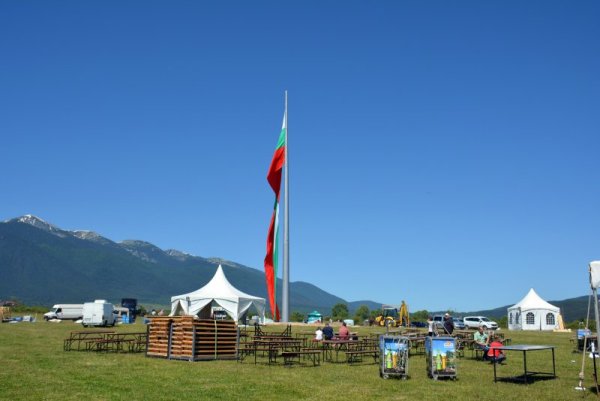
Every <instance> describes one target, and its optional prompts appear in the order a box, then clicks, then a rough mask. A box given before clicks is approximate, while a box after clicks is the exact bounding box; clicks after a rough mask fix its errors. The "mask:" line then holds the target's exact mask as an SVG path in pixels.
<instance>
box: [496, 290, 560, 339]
mask: <svg viewBox="0 0 600 401" xmlns="http://www.w3.org/2000/svg"><path fill="white" fill-rule="evenodd" d="M559 313H560V309H559V308H557V307H556V306H554V305H551V304H549V303H548V302H546V301H544V300H543V299H542V298H541V297H540V296H539V295H538V294H537V293H536V292H535V291H534V290H533V288H532V289H530V290H529V292H528V293H527V295H525V298H523V299H522V300H520V301H519V302H518V303H517V304H515V305H513V306H511V307H510V308H508V329H509V330H554V329H556V328H558V327H559Z"/></svg>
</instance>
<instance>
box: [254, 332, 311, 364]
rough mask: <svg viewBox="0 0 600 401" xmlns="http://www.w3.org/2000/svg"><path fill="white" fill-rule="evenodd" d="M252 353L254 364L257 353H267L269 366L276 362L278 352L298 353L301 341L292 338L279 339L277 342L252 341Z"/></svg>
mask: <svg viewBox="0 0 600 401" xmlns="http://www.w3.org/2000/svg"><path fill="white" fill-rule="evenodd" d="M252 344H253V350H252V351H253V352H254V364H256V363H257V362H258V353H259V352H263V353H264V352H267V356H268V358H269V364H271V363H276V362H277V355H278V354H279V351H280V350H281V351H282V352H285V351H299V350H300V348H301V347H302V340H296V339H292V338H288V339H279V340H264V339H256V338H255V339H253V340H252Z"/></svg>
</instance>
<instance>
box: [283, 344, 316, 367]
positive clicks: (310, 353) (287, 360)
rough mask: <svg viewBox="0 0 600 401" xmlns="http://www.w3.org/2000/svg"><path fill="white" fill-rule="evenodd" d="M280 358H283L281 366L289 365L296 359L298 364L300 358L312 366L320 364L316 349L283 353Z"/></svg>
mask: <svg viewBox="0 0 600 401" xmlns="http://www.w3.org/2000/svg"><path fill="white" fill-rule="evenodd" d="M281 356H282V357H283V364H284V365H287V366H289V365H291V364H292V363H293V362H294V359H296V358H298V363H300V357H303V358H308V359H310V360H311V361H312V362H313V366H317V365H320V364H321V351H320V350H317V349H310V348H309V349H303V350H301V351H283V352H282V353H281Z"/></svg>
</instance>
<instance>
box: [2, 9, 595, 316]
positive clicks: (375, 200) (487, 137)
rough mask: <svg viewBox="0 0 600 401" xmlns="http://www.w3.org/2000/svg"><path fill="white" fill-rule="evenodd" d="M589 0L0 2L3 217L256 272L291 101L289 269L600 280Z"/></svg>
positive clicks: (441, 278) (420, 290)
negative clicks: (593, 270)
mask: <svg viewBox="0 0 600 401" xmlns="http://www.w3.org/2000/svg"><path fill="white" fill-rule="evenodd" d="M599 17H600V5H599V4H598V3H597V2H594V1H578V2H565V1H563V2H559V1H528V2H520V1H503V2H491V1H490V2H480V1H473V2H467V1H458V2H446V1H430V2H406V1H378V2H367V1H347V2H332V1H319V2H275V1H273V2H266V1H258V2H245V1H225V2H197V1H174V2H162V1H139V2H135V1H131V2H68V1H65V2H46V1H22V2H7V1H5V2H2V3H0V54H2V57H1V60H2V61H1V62H0V110H1V112H0V113H1V116H0V138H1V149H2V157H1V158H0V169H1V171H2V174H0V187H1V188H2V196H1V197H0V219H9V218H12V217H16V216H19V215H22V214H27V213H31V214H35V215H37V216H39V217H41V218H43V219H45V220H47V221H49V222H51V223H53V224H55V225H57V226H59V227H62V228H65V229H89V230H94V231H97V232H98V233H100V234H102V235H104V236H106V237H109V238H111V239H113V240H117V241H120V240H124V239H142V240H146V241H149V242H151V243H154V244H155V245H157V246H159V247H161V248H163V249H168V248H175V249H179V250H181V251H185V252H188V253H191V254H194V255H199V256H204V257H210V256H218V257H222V258H225V259H230V260H233V261H236V262H239V263H242V264H245V265H247V266H251V267H255V268H257V269H261V270H262V261H263V258H264V253H265V240H266V234H267V229H268V224H269V219H270V213H271V211H272V202H273V195H272V193H271V191H270V188H269V186H268V184H267V182H266V173H267V168H268V166H269V163H270V160H271V156H272V153H273V150H274V148H275V145H276V141H277V137H278V134H279V130H280V128H281V120H282V116H283V93H284V90H288V91H289V135H290V137H289V149H290V150H289V152H290V165H291V166H290V177H291V179H290V197H291V209H290V210H291V225H290V244H291V271H290V275H291V280H292V281H308V282H311V283H313V284H315V285H317V286H319V287H320V288H322V289H324V290H326V291H328V292H330V293H332V294H335V295H337V296H340V297H342V298H344V299H347V300H349V301H356V300H364V299H369V300H373V301H377V302H384V303H398V304H399V303H400V301H401V300H406V302H407V303H408V304H409V306H410V308H411V310H419V309H429V310H441V309H446V308H451V309H454V310H462V311H468V310H477V309H484V308H491V307H497V306H501V305H506V304H512V303H515V302H517V301H519V300H520V299H521V298H522V297H523V296H525V294H526V293H527V291H528V290H529V288H530V287H534V288H535V289H536V291H537V292H538V293H539V294H540V295H541V296H542V297H543V298H545V299H547V300H559V299H565V298H570V297H574V296H581V295H586V294H587V293H588V288H589V287H588V285H587V272H586V266H587V264H588V262H589V261H591V260H594V259H600V241H599V237H600V231H599V229H598V227H600V217H599V212H598V205H599V202H598V199H600V191H599V189H598V183H599V180H598V161H597V160H598V147H599V146H600V134H599V130H598V127H599V123H600V118H599V116H600V114H599V112H598V110H599V109H600V75H599V74H598V71H600V41H599V40H598V39H599V38H600V25H599V24H598V20H599Z"/></svg>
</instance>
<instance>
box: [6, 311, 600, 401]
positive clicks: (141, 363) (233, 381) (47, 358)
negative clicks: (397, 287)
mask: <svg viewBox="0 0 600 401" xmlns="http://www.w3.org/2000/svg"><path fill="white" fill-rule="evenodd" d="M81 329H82V327H81V325H77V324H74V323H71V322H62V323H46V322H36V323H18V324H8V323H4V324H0V400H11V401H15V400H56V401H66V400H82V399H85V400H86V401H96V400H128V401H131V400H182V401H183V400H262V401H264V400H321V401H323V400H340V399H349V400H364V399H377V400H415V399H416V400H440V399H444V400H453V399H460V400H502V401H509V400H524V399H540V400H576V399H589V400H595V399H596V394H595V393H594V392H592V391H591V390H589V388H590V387H591V386H592V383H593V382H592V373H593V367H592V363H591V360H590V359H589V358H586V374H585V376H586V380H585V385H586V387H588V390H586V391H575V390H574V387H575V386H577V384H578V374H579V371H580V369H581V360H582V358H581V354H580V353H575V352H573V350H574V345H573V343H571V342H570V339H571V338H572V337H573V334H572V333H527V332H506V336H507V337H510V338H511V339H512V343H513V344H548V345H555V346H556V347H557V349H556V371H557V375H558V378H557V379H555V380H540V381H535V382H533V383H532V384H529V385H522V384H515V383H503V382H499V383H494V381H493V367H492V365H490V364H489V363H487V362H482V361H477V360H474V359H472V358H471V353H470V351H468V350H467V351H466V352H465V356H464V357H463V358H460V359H459V360H458V375H457V380H456V381H444V380H439V381H434V380H431V379H429V378H428V377H427V373H426V368H425V358H424V356H423V355H411V357H410V359H409V365H408V369H409V378H408V380H398V379H389V380H383V379H381V378H380V377H379V366H378V365H375V364H372V363H370V362H371V361H370V360H367V359H365V362H364V363H363V364H355V365H352V366H349V365H347V364H346V363H328V362H322V364H321V366H317V367H313V366H312V364H310V365H309V364H307V365H306V366H299V365H295V366H292V367H284V366H282V364H281V363H280V362H278V364H277V365H271V366H269V365H267V364H265V363H259V364H257V365H255V364H254V359H253V358H252V357H248V358H247V359H246V360H245V361H244V362H242V363H240V362H237V361H205V362H187V361H175V360H166V359H157V358H146V357H145V356H144V354H129V353H120V354H116V353H95V352H77V351H70V352H65V351H63V339H64V338H66V337H68V336H69V332H70V331H74V330H81ZM268 329H271V330H273V331H282V328H280V327H277V326H272V327H269V328H268ZM116 330H117V331H119V332H127V331H131V332H134V331H142V330H145V326H144V325H143V324H141V323H136V324H133V325H123V326H119V327H116ZM293 330H294V331H295V332H310V331H312V330H313V328H312V327H310V326H303V325H297V326H296V325H295V326H294V327H293ZM377 330H379V331H380V332H383V330H381V329H378V328H367V327H354V328H352V331H355V332H358V333H359V334H367V333H371V332H376V331H377ZM507 355H508V360H507V364H506V365H503V366H500V367H499V374H501V375H518V374H521V373H522V367H523V362H522V357H521V353H517V352H509V353H508V354H507ZM527 356H528V360H527V362H528V367H529V370H542V371H551V370H552V363H551V354H550V351H536V352H531V353H528V355H527ZM278 361H280V360H279V359H278Z"/></svg>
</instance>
